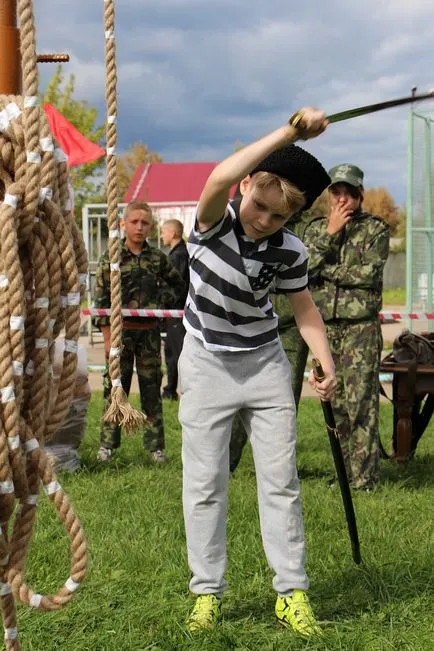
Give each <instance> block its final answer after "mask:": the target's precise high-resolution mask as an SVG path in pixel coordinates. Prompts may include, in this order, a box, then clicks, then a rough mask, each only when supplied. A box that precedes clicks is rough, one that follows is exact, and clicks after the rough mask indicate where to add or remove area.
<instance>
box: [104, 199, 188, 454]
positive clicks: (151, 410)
mask: <svg viewBox="0 0 434 651" xmlns="http://www.w3.org/2000/svg"><path fill="white" fill-rule="evenodd" d="M152 224H153V218H152V212H151V209H150V207H149V206H148V204H146V203H144V202H137V201H135V202H132V203H130V204H128V206H127V207H126V209H125V213H124V219H123V220H122V222H121V226H122V228H123V230H124V231H125V240H123V241H122V244H121V252H120V269H121V286H122V307H123V308H129V309H139V308H164V307H166V308H177V307H182V305H181V303H182V301H183V297H184V295H185V283H184V281H183V279H182V278H181V276H180V274H179V272H178V271H177V270H176V269H175V267H174V266H173V265H172V264H171V263H170V262H169V260H168V258H167V256H166V255H165V254H164V253H162V251H160V250H159V249H157V248H155V247H152V246H150V245H149V244H148V243H147V241H146V238H147V237H148V235H149V233H150V231H151V228H152ZM95 307H99V308H109V307H110V261H109V255H108V251H106V252H105V253H104V254H103V255H102V256H101V258H100V260H99V263H98V267H97V270H96V291H95ZM96 325H97V326H98V327H99V328H100V330H101V331H102V333H103V336H104V347H105V354H106V360H107V363H106V368H105V372H104V403H105V404H104V412H105V411H106V410H107V408H108V406H109V404H110V395H111V381H110V375H109V368H108V357H109V352H110V317H100V318H98V319H96ZM134 361H135V363H136V369H137V376H138V382H139V390H140V403H141V408H142V410H143V411H144V413H145V414H146V417H147V421H146V425H145V427H146V429H145V432H144V440H143V442H144V447H145V448H146V449H148V450H149V451H150V452H151V453H152V458H153V460H154V461H155V462H157V463H164V462H165V460H166V459H165V455H164V425H163V414H162V404H161V395H160V386H161V379H162V378H161V339H160V328H159V323H158V320H157V319H140V318H134V317H124V320H123V333H122V350H121V359H120V362H121V381H122V386H123V388H124V391H125V392H126V393H127V394H128V393H129V391H130V387H131V380H132V375H133V370H134ZM100 438H101V446H100V449H99V451H98V459H99V460H100V461H108V460H109V459H110V458H111V456H112V454H113V450H114V449H116V448H118V447H119V446H120V442H121V430H120V427H117V426H115V425H112V424H110V423H106V422H103V425H102V428H101V437H100Z"/></svg>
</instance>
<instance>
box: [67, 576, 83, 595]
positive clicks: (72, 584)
mask: <svg viewBox="0 0 434 651" xmlns="http://www.w3.org/2000/svg"><path fill="white" fill-rule="evenodd" d="M79 587H80V584H79V583H77V581H74V579H73V578H72V577H69V579H67V580H66V581H65V588H66V589H67V590H69V592H75V591H76V590H78V588H79Z"/></svg>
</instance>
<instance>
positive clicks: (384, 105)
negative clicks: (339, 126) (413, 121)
mask: <svg viewBox="0 0 434 651" xmlns="http://www.w3.org/2000/svg"><path fill="white" fill-rule="evenodd" d="M425 99H434V89H433V90H430V91H429V92H428V93H424V94H422V95H409V96H408V97H399V98H398V99H391V100H388V101H387V102H379V103H378V104H367V105H366V106H359V107H357V108H353V109H348V110H346V111H340V112H339V113H332V114H331V115H328V116H327V120H328V121H329V122H330V123H331V124H333V123H334V122H342V121H343V120H350V119H351V118H357V117H359V116H360V115H367V114H368V113H375V112H376V111H383V110H384V109H388V108H393V107H394V106H401V105H402V104H411V103H412V102H420V101H421V100H425Z"/></svg>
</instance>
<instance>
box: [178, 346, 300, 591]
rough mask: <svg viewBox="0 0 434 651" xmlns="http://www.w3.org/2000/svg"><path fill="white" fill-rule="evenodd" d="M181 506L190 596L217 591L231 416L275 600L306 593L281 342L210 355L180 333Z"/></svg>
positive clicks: (223, 560) (221, 585) (290, 403)
mask: <svg viewBox="0 0 434 651" xmlns="http://www.w3.org/2000/svg"><path fill="white" fill-rule="evenodd" d="M179 378H180V391H181V402H180V410H179V419H180V422H181V425H182V461H183V506H184V520H185V529H186V536H187V551H188V562H189V566H190V569H191V571H192V573H193V577H192V579H191V582H190V590H191V591H192V592H194V593H196V594H209V593H214V594H221V593H222V592H223V591H224V590H225V589H226V587H227V584H226V581H225V579H224V573H225V570H226V566H227V556H226V518H227V494H228V478H229V441H230V436H231V426H232V418H233V416H234V414H235V413H236V412H237V411H240V414H241V417H242V419H243V421H244V423H245V426H246V430H247V433H248V435H249V437H250V441H251V445H252V449H253V456H254V461H255V468H256V478H257V486H258V504H259V517H260V525H261V533H262V542H263V545H264V550H265V554H266V556H267V560H268V563H269V565H270V567H271V568H272V570H273V571H274V572H275V576H274V579H273V587H274V589H275V590H276V592H278V593H279V594H281V595H285V594H288V593H289V592H290V591H291V590H292V589H293V588H301V589H306V588H307V587H308V579H307V576H306V573H305V570H304V530H303V518H302V513H301V504H300V486H299V481H298V476H297V469H296V463H295V420H296V413H295V406H294V398H293V395H292V389H291V370H290V366H289V363H288V360H287V358H286V355H285V353H284V351H283V348H282V346H281V344H280V341H275V342H273V343H272V344H269V345H267V346H264V347H262V348H259V349H257V350H253V351H244V352H210V351H207V350H206V349H205V348H204V347H203V345H202V343H201V342H200V340H199V339H197V338H195V337H193V336H192V335H190V334H187V335H186V337H185V339H184V348H183V350H182V353H181V357H180V359H179Z"/></svg>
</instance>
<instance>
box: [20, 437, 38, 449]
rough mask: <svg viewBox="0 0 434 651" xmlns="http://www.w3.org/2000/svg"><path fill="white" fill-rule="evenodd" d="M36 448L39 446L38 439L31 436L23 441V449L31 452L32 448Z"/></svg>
mask: <svg viewBox="0 0 434 651" xmlns="http://www.w3.org/2000/svg"><path fill="white" fill-rule="evenodd" d="M38 448H39V443H38V439H35V438H32V439H27V441H24V450H25V451H26V452H33V450H37V449H38Z"/></svg>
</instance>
